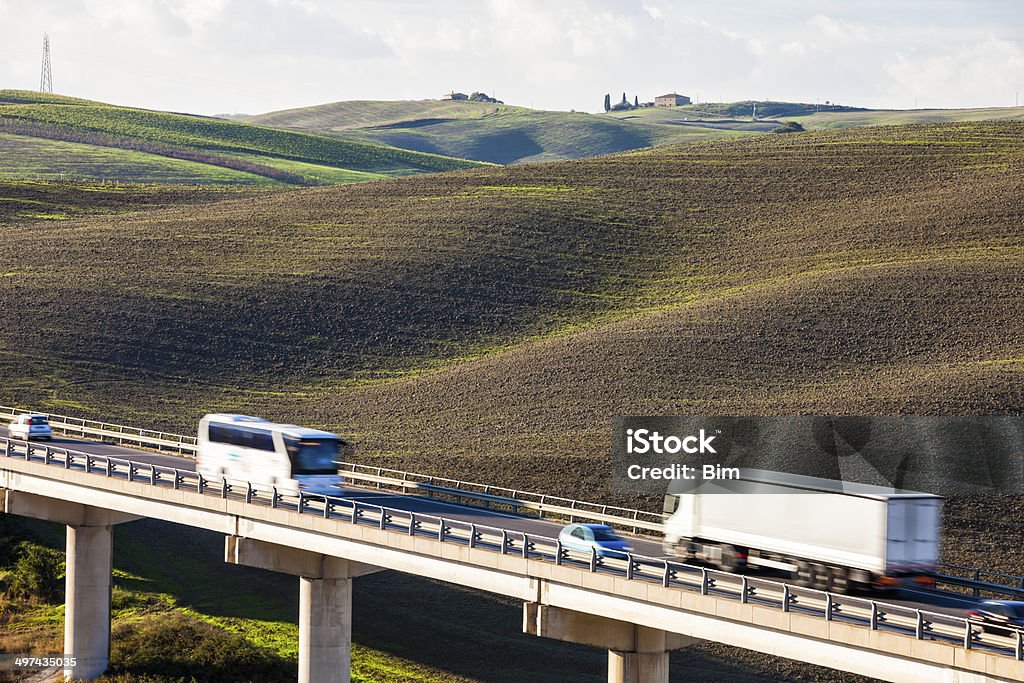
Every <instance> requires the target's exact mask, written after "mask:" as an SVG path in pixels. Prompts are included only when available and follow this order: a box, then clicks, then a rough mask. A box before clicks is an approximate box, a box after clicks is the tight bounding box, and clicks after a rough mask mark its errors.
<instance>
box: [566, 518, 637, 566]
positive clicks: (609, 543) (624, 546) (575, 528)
mask: <svg viewBox="0 0 1024 683" xmlns="http://www.w3.org/2000/svg"><path fill="white" fill-rule="evenodd" d="M558 540H559V541H561V543H562V547H563V548H565V549H566V550H575V551H577V552H581V553H586V554H587V555H589V554H590V553H591V552H592V551H591V549H592V548H593V549H596V550H597V556H598V557H621V558H625V557H626V553H628V552H629V551H631V550H632V548H631V547H630V545H629V543H627V542H626V539H624V538H623V537H622V536H619V535H618V534H617V533H615V529H612V528H611V527H610V526H607V525H605V524H569V525H568V526H566V527H565V528H563V529H562V531H561V532H559V534H558Z"/></svg>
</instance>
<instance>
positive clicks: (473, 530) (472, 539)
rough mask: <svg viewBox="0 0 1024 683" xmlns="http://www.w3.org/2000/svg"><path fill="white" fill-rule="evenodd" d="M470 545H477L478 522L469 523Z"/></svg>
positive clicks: (472, 546) (471, 546)
mask: <svg viewBox="0 0 1024 683" xmlns="http://www.w3.org/2000/svg"><path fill="white" fill-rule="evenodd" d="M469 547H470V548H475V547H476V524H470V525H469Z"/></svg>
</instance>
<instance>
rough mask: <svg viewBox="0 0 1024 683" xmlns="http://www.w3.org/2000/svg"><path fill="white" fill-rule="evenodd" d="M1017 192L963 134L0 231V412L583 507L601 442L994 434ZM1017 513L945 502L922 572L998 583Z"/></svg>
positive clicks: (1017, 149) (466, 175) (1017, 382)
mask: <svg viewBox="0 0 1024 683" xmlns="http://www.w3.org/2000/svg"><path fill="white" fill-rule="evenodd" d="M1022 185H1024V123H977V124H953V125H929V126H909V127H902V128H874V129H859V130H846V131H840V132H822V133H808V134H799V135H788V136H764V137H759V138H751V139H745V140H741V141H734V142H723V143H705V144H697V145H687V146H680V147H672V148H663V149H658V150H651V151H645V152H638V153H631V154H625V155H618V156H611V157H604V158H598V159H591V160H585V161H577V162H560V163H556V164H547V165H536V166H520V167H513V168H503V169H482V170H474V171H465V172H458V173H452V174H446V175H437V176H423V177H416V178H408V179H401V180H391V181H382V182H373V183H367V184H363V185H359V186H348V187H340V188H322V189H313V190H297V191H292V192H287V193H279V194H274V195H270V196H260V197H251V198H242V199H232V200H226V201H220V202H216V203H212V204H204V205H199V206H194V205H190V206H183V207H174V208H164V209H159V210H148V211H142V212H137V213H130V214H123V215H119V216H117V217H114V218H111V217H109V216H101V217H92V218H80V219H74V220H67V221H62V222H59V223H45V224H40V223H38V222H34V223H25V224H24V225H21V224H17V223H16V224H14V225H12V226H11V228H10V229H11V230H12V231H13V233H14V234H15V235H16V239H11V240H4V241H3V242H0V274H2V275H3V277H2V278H0V310H3V311H4V317H3V319H4V324H3V325H2V326H0V377H2V378H3V382H2V383H0V399H2V402H3V403H14V404H20V405H28V406H34V407H38V408H48V409H50V410H53V411H67V412H73V413H75V414H92V415H95V416H101V417H104V418H106V419H111V420H114V419H119V420H121V421H123V422H127V423H139V424H144V425H147V426H151V427H157V426H162V427H165V428H170V429H179V430H184V431H192V430H193V429H194V424H195V422H196V421H197V420H198V418H199V416H200V415H202V414H203V413H205V412H207V411H210V410H219V409H228V410H235V411H240V412H249V413H255V414H261V415H265V416H267V417H271V418H285V419H287V420H289V421H295V422H299V423H306V424H311V425H316V426H324V427H328V428H332V429H336V430H338V431H340V432H342V433H344V434H347V435H350V436H352V437H353V438H354V439H355V441H356V442H357V443H358V447H359V455H358V458H359V459H360V460H362V461H367V462H371V461H377V462H380V463H383V464H386V465H389V466H394V467H403V468H409V469H414V470H419V471H423V472H430V473H435V474H439V475H447V476H458V477H463V478H470V479H476V480H481V481H489V482H493V483H498V484H504V485H515V486H518V487H521V488H529V489H536V490H543V491H545V492H548V493H560V494H564V495H572V496H574V497H579V498H586V499H601V498H606V497H607V496H608V490H609V483H608V481H607V470H606V461H607V456H608V452H609V448H610V419H611V417H612V416H614V415H619V414H643V413H663V414H687V413H708V414H710V413H727V414H734V413H752V414H758V413H767V414H772V413H775V414H792V413H858V414H860V413H867V414H893V413H907V414H944V413H950V414H958V413H1004V414H1006V413H1008V414H1020V413H1021V412H1024V390H1022V386H1024V382H1022V380H1024V304H1022V301H1024V297H1022V294H1024V278H1022V267H1024V227H1022V217H1024V199H1022V197H1024V193H1022V189H1024V187H1022ZM1017 507H1019V504H1018V503H1016V502H1014V501H985V502H981V501H953V503H952V504H951V506H950V508H949V516H948V525H947V526H948V532H949V534H948V535H949V538H950V539H951V541H950V544H949V547H948V552H947V558H948V559H951V560H954V561H960V562H962V563H965V564H973V565H979V564H981V565H984V566H987V567H989V568H992V569H997V568H1003V569H1009V570H1017V571H1021V570H1024V566H1020V565H1021V560H1020V559H1019V547H1020V545H1021V542H1022V541H1024V538H1022V532H1021V531H1020V528H1019V524H1018V525H1016V526H1012V525H1011V526H1009V527H1007V526H1006V525H1003V526H1002V527H1000V528H999V529H998V530H996V531H992V532H989V531H988V530H989V529H993V528H994V527H992V522H991V520H992V519H993V518H995V517H998V516H1000V515H1013V514H1014V511H1015V510H1016V508H1017ZM1009 549H1012V550H1013V551H1014V552H1013V553H1007V552H1005V551H1006V550H1009ZM728 656H732V655H728ZM773 666H774V665H773ZM787 666H788V665H787ZM721 671H724V669H723V670H721ZM721 671H719V672H718V673H719V674H721ZM761 671H764V669H762V670H761ZM780 671H781V669H780ZM715 675H718V674H715ZM737 675H739V674H738V673H737ZM785 675H806V676H809V677H812V678H819V674H813V673H811V674H809V673H806V672H805V673H798V672H794V671H790V670H788V669H787V670H786V674H785ZM838 679H839V675H838V674H837V676H836V680H838Z"/></svg>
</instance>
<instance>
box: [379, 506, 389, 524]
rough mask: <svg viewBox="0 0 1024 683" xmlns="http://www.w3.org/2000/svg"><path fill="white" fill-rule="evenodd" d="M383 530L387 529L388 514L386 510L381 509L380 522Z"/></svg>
mask: <svg viewBox="0 0 1024 683" xmlns="http://www.w3.org/2000/svg"><path fill="white" fill-rule="evenodd" d="M378 524H379V525H380V528H381V529H384V528H387V525H388V513H387V512H385V511H384V508H381V509H380V520H379V522H378Z"/></svg>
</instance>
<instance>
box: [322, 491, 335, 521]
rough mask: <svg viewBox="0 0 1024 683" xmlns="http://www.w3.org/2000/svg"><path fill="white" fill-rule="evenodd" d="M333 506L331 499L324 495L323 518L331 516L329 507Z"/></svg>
mask: <svg viewBox="0 0 1024 683" xmlns="http://www.w3.org/2000/svg"><path fill="white" fill-rule="evenodd" d="M333 506H334V503H332V502H331V499H330V498H328V497H327V496H324V519H330V518H331V508H332V507H333Z"/></svg>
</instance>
